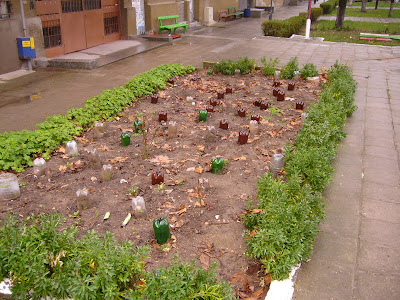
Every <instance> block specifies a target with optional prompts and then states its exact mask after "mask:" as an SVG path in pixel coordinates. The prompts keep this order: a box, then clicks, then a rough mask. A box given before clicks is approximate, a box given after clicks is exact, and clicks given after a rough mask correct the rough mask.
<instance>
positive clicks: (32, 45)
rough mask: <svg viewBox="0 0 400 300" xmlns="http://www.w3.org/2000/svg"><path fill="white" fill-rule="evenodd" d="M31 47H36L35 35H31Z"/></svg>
mask: <svg viewBox="0 0 400 300" xmlns="http://www.w3.org/2000/svg"><path fill="white" fill-rule="evenodd" d="M31 48H32V49H35V41H34V40H33V37H31Z"/></svg>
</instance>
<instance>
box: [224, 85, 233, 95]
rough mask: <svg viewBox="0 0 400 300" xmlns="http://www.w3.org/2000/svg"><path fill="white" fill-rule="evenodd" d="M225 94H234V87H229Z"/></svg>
mask: <svg viewBox="0 0 400 300" xmlns="http://www.w3.org/2000/svg"><path fill="white" fill-rule="evenodd" d="M225 93H226V94H232V87H230V86H227V87H226V89H225Z"/></svg>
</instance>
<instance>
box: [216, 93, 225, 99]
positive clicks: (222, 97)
mask: <svg viewBox="0 0 400 300" xmlns="http://www.w3.org/2000/svg"><path fill="white" fill-rule="evenodd" d="M224 95H225V93H224V92H223V91H219V92H217V99H224Z"/></svg>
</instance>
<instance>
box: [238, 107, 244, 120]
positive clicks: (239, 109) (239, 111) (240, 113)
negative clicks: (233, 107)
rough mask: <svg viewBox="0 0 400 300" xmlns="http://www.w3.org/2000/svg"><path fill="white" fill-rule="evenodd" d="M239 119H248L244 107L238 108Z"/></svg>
mask: <svg viewBox="0 0 400 300" xmlns="http://www.w3.org/2000/svg"><path fill="white" fill-rule="evenodd" d="M237 112H238V115H239V117H241V118H245V117H246V109H245V108H243V107H240V108H238V110H237Z"/></svg>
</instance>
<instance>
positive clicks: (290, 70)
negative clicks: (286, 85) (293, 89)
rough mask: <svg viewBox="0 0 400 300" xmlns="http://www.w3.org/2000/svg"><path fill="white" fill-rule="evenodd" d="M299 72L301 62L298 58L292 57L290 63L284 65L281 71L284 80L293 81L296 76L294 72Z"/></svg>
mask: <svg viewBox="0 0 400 300" xmlns="http://www.w3.org/2000/svg"><path fill="white" fill-rule="evenodd" d="M298 70H299V62H298V59H297V57H292V58H290V59H289V61H288V63H287V64H286V65H284V66H283V67H282V69H281V76H282V78H288V79H291V78H293V76H294V71H298Z"/></svg>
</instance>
